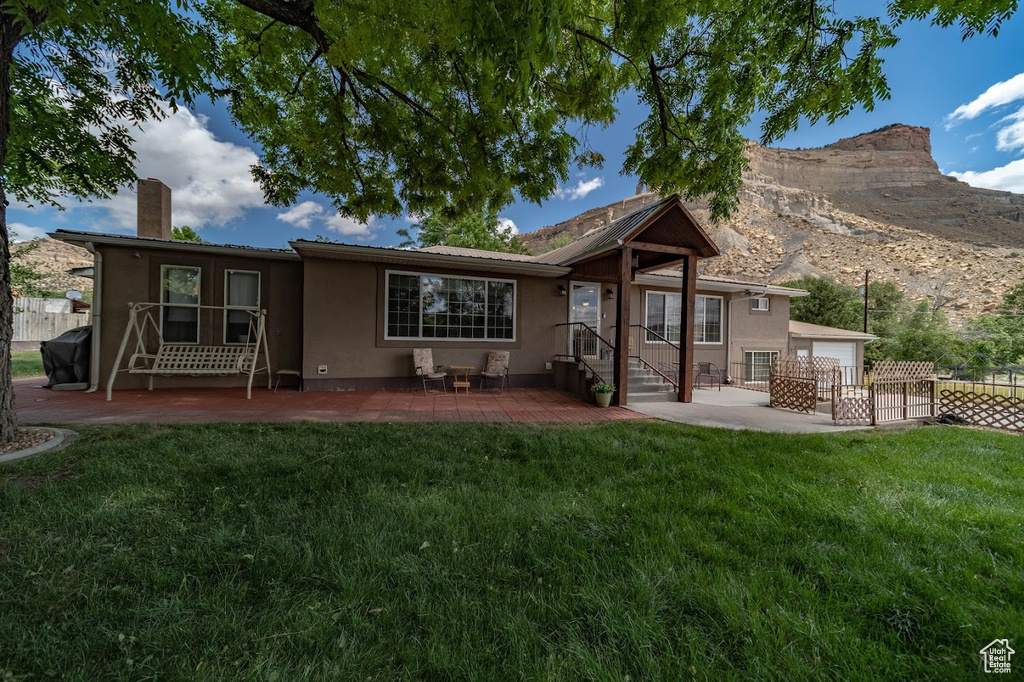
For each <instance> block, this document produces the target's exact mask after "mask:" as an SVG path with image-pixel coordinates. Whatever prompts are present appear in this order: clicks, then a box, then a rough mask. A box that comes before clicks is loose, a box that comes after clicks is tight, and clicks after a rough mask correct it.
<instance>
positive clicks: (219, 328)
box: [98, 246, 302, 388]
mask: <svg viewBox="0 0 1024 682" xmlns="http://www.w3.org/2000/svg"><path fill="white" fill-rule="evenodd" d="M98 250H99V252H100V254H101V255H102V257H103V285H102V290H103V300H102V303H101V314H102V324H101V331H100V334H101V336H102V338H101V339H100V341H99V342H100V376H99V382H100V384H101V385H105V383H106V381H107V378H108V377H109V375H110V370H111V368H112V367H113V364H114V360H115V358H116V356H117V349H118V347H119V346H120V344H121V339H122V338H123V336H124V331H125V327H126V326H127V324H128V303H129V302H133V303H140V302H153V303H156V302H159V300H160V270H161V266H162V265H183V266H193V267H199V268H200V272H201V274H200V294H199V295H200V305H212V306H221V305H223V304H224V271H225V270H250V271H255V272H259V273H260V290H261V291H260V306H261V307H262V308H264V309H265V310H266V311H267V325H266V329H267V345H268V348H269V350H270V364H271V368H272V369H273V370H274V371H276V370H278V369H282V368H283V369H298V368H299V367H300V366H301V355H302V264H301V263H300V262H298V261H295V262H288V261H280V260H269V259H260V258H246V257H228V256H220V255H210V254H190V253H182V252H178V251H161V250H156V249H141V248H140V249H130V248H124V247H118V246H103V247H98ZM154 317H155V318H156V319H157V321H159V317H158V315H157V314H156V312H154ZM223 342H224V314H223V312H222V311H219V310H201V311H200V315H199V343H200V344H202V345H221V344H223ZM130 343H131V344H132V345H131V346H129V348H128V349H127V351H126V353H125V357H124V358H123V359H122V362H121V366H122V368H124V367H125V366H127V362H128V358H129V357H130V356H131V354H132V353H133V352H134V341H131V342H130ZM147 343H148V344H149V348H150V349H151V350H156V337H155V335H149V338H148V339H147ZM265 380H266V378H265V375H264V377H263V379H262V381H265ZM146 381H147V379H146V378H145V377H142V376H139V375H134V376H133V375H129V374H127V373H121V374H119V375H118V378H117V381H116V383H115V388H137V387H141V386H144V385H145V383H146ZM245 381H246V379H245V378H243V377H203V378H194V377H157V378H156V380H155V384H156V386H158V387H159V386H163V387H173V386H224V385H227V386H233V385H244V383H245ZM259 381H261V380H260V379H259V378H257V382H259Z"/></svg>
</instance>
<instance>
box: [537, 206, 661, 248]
mask: <svg viewBox="0 0 1024 682" xmlns="http://www.w3.org/2000/svg"><path fill="white" fill-rule="evenodd" d="M673 201H678V197H676V196H675V195H673V196H670V197H666V198H664V199H662V200H661V201H658V202H655V203H653V204H651V205H650V206H645V207H644V208H641V209H640V210H639V211H634V212H633V213H630V214H629V215H624V216H622V217H621V218H619V219H618V220H615V221H612V222H610V223H608V224H607V225H604V226H603V227H598V228H596V229H593V230H591V231H590V232H587V233H586V234H584V235H583V236H582V237H580V238H579V239H577V240H575V241H573V242H570V243H568V244H566V245H565V246H563V247H561V248H557V249H555V250H554V251H548V252H547V253H544V254H541V255H540V256H537V257H536V260H537V262H538V263H553V264H558V265H569V264H570V263H574V262H576V261H578V260H581V259H583V258H586V257H588V256H593V255H595V254H598V253H601V251H604V250H606V249H608V248H611V247H613V246H618V243H619V240H622V239H625V238H626V237H628V236H629V235H630V234H632V233H633V231H634V230H636V229H637V228H638V227H640V226H641V225H643V224H644V223H645V222H647V221H648V220H650V219H651V218H653V217H654V216H655V215H657V214H658V213H659V212H660V211H661V210H663V209H664V208H665V207H666V206H668V205H669V204H671V203H672V202H673Z"/></svg>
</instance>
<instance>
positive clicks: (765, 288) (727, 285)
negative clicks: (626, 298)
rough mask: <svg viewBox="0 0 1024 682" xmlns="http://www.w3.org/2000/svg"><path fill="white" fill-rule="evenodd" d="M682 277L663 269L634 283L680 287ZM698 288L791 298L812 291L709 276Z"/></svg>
mask: <svg viewBox="0 0 1024 682" xmlns="http://www.w3.org/2000/svg"><path fill="white" fill-rule="evenodd" d="M681 279H682V273H681V272H679V271H673V270H662V271H659V272H657V273H654V272H648V273H644V274H639V275H637V276H636V280H635V281H634V284H643V285H646V286H656V287H672V288H678V287H680V286H681V282H680V280H681ZM697 289H698V290H701V291H722V292H741V291H748V290H749V291H751V292H752V293H753V294H758V295H760V294H771V295H773V296H789V297H790V298H798V297H800V296H809V295H810V292H808V291H805V290H803V289H793V288H792V287H780V286H775V285H774V284H759V283H757V282H744V281H742V280H730V279H724V278H721V277H707V276H701V277H698V278H697Z"/></svg>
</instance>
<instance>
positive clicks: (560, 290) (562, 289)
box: [558, 284, 569, 296]
mask: <svg viewBox="0 0 1024 682" xmlns="http://www.w3.org/2000/svg"><path fill="white" fill-rule="evenodd" d="M568 293H569V292H568V291H567V290H566V288H565V285H564V284H559V285H558V295H559V296H565V295H567V294H568Z"/></svg>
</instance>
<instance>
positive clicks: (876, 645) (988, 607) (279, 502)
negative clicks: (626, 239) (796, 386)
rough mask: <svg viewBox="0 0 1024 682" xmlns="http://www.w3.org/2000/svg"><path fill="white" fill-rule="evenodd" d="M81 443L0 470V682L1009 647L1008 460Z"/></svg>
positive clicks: (578, 445)
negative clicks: (999, 643)
mask: <svg viewBox="0 0 1024 682" xmlns="http://www.w3.org/2000/svg"><path fill="white" fill-rule="evenodd" d="M80 431H81V433H82V438H81V439H80V440H79V441H78V442H77V443H76V444H75V445H73V446H72V447H71V448H69V449H66V450H64V451H61V452H59V453H55V454H52V455H47V456H45V457H43V458H41V459H37V460H28V461H24V462H20V463H17V464H15V465H5V466H3V467H0V679H53V678H65V679H80V680H102V679H125V680H129V679H130V680H144V679H161V680H166V679H188V680H192V679H200V680H224V679H257V680H282V681H284V680H300V679H323V680H327V679H357V678H358V679H382V680H392V679H404V678H414V679H439V678H440V679H451V678H466V679H480V680H494V679H508V678H515V679H562V680H576V679H607V680H624V679H633V680H643V679H685V678H706V679H716V680H717V679H723V678H725V679H728V678H755V679H785V680H792V679H822V678H838V679H862V678H870V679H886V678H887V679H906V678H916V679H921V678H929V679H966V678H968V677H973V676H976V675H977V674H978V671H979V659H980V657H979V655H978V653H977V652H978V650H979V649H981V648H982V647H983V646H984V645H985V644H987V643H988V642H990V641H991V640H993V639H995V638H997V637H999V638H1003V637H1008V638H1010V640H1011V641H1010V643H1011V645H1012V646H1014V647H1015V648H1016V649H1017V650H1018V651H1020V650H1021V649H1020V645H1021V644H1022V643H1024V642H1022V639H1021V636H1022V635H1024V542H1022V538H1024V522H1022V520H1024V447H1022V445H1024V441H1022V440H1021V438H1020V437H1015V436H1009V435H1004V434H998V433H986V432H979V431H973V430H958V429H955V428H951V427H931V428H920V429H915V430H910V431H900V432H853V433H847V434H835V435H828V436H784V435H773V434H757V433H740V432H726V431H719V430H711V429H698V428H689V427H683V426H677V425H671V424H664V423H656V422H645V423H616V424H611V425H607V426H604V425H602V426H576V427H565V426H562V427H560V426H544V427H542V426H510V425H500V426H495V425H478V424H407V425H397V424H343V425H318V424H317V425H314V424H299V425H282V426H261V425H207V426H181V427H176V426H159V427H156V426H124V427H93V428H82V429H80ZM1014 663H1016V661H1014ZM1022 665H1024V662H1022Z"/></svg>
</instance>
